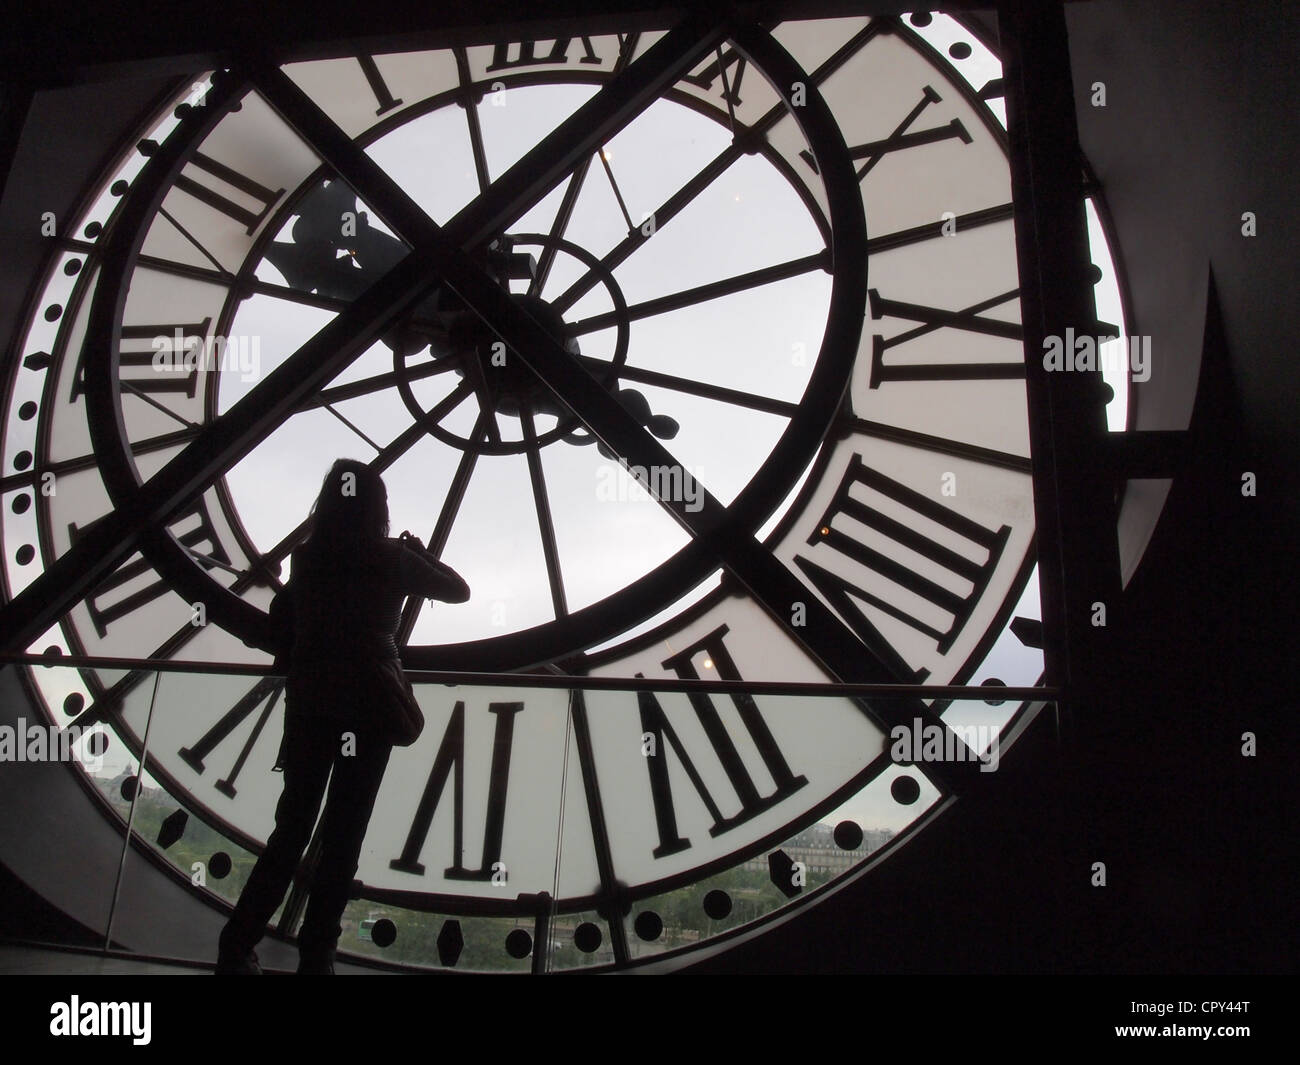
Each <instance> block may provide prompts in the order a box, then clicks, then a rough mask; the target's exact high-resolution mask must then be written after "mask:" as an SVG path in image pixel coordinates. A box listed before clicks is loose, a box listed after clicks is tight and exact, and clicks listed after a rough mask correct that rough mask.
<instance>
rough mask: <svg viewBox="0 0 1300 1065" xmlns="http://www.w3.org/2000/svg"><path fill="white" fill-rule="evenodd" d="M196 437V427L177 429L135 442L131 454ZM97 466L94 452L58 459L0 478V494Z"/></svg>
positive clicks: (170, 445) (171, 446)
mask: <svg viewBox="0 0 1300 1065" xmlns="http://www.w3.org/2000/svg"><path fill="white" fill-rule="evenodd" d="M197 435H198V426H195V427H193V428H190V429H177V430H176V431H175V432H171V433H162V434H161V435H159V436H150V437H146V438H145V439H144V440H137V441H135V442H133V443H132V444H131V454H133V455H149V454H152V453H153V452H155V451H166V450H167V449H168V448H173V447H179V446H180V445H182V444H185V443H188V442H189V441H191V440H193V439H194V437H195V436H197ZM98 465H99V456H98V455H96V454H95V453H94V452H91V454H89V455H78V456H77V457H76V458H71V459H60V460H59V461H58V462H51V463H50V464H49V465H48V466H36V467H33V468H32V469H30V470H24V471H23V472H22V473H11V474H9V475H8V476H6V477H0V492H9V491H12V490H13V489H15V488H29V487H31V486H32V485H34V484H35V483H36V482H37V481H38V480H39V479H40V478H41V477H42V476H44V475H45V474H47V473H52V474H54V475H55V476H56V477H59V476H62V475H63V474H65V473H78V472H80V471H82V470H93V469H95V468H96V467H97V466H98Z"/></svg>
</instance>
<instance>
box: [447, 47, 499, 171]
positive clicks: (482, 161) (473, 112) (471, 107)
mask: <svg viewBox="0 0 1300 1065" xmlns="http://www.w3.org/2000/svg"><path fill="white" fill-rule="evenodd" d="M455 53H456V72H457V74H459V75H460V88H461V96H460V102H461V106H462V107H464V108H465V122H466V123H467V124H468V126H469V143H470V149H471V150H472V151H473V153H474V172H475V174H477V176H478V189H479V192H483V191H484V190H485V189H486V188H487V187H488V186H489V185H490V184H492V179H491V178H490V177H489V176H488V165H487V152H486V151H484V148H483V127H482V125H481V124H480V123H479V118H478V104H477V102H476V101H475V100H474V88H473V78H472V77H471V75H470V70H469V57H468V56H467V55H466V54H465V49H464V48H457V49H455Z"/></svg>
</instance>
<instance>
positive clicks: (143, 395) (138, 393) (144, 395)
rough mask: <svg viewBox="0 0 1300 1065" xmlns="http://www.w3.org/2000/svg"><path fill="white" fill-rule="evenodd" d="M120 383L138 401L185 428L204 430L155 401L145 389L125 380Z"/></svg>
mask: <svg viewBox="0 0 1300 1065" xmlns="http://www.w3.org/2000/svg"><path fill="white" fill-rule="evenodd" d="M119 383H120V384H121V386H122V387H123V388H124V389H126V391H128V392H130V393H131V395H133V396H135V397H136V398H137V399H142V400H144V401H145V402H146V403H148V404H149V406H151V407H153V408H154V409H156V410H160V411H162V413H163V414H165V415H167V417H169V418H170V419H171V420H172V421H174V422H180V423H181V425H183V426H185V428H186V429H191V430H195V431H197V430H198V429H200V428H202V426H200V425H199V424H198V422H192V421H190V420H189V419H188V418H183V417H181V416H180V415H179V414H177V413H176V412H175V411H174V410H170V409H169V408H168V407H167V406H166V405H165V404H163V403H159V402H158V400H156V399H154V398H153V396H151V395H149V393H148V392H145V391H144V390H143V389H139V388H136V386H135V385H133V384H132V383H131V382H130V381H126V380H123V381H121V382H119Z"/></svg>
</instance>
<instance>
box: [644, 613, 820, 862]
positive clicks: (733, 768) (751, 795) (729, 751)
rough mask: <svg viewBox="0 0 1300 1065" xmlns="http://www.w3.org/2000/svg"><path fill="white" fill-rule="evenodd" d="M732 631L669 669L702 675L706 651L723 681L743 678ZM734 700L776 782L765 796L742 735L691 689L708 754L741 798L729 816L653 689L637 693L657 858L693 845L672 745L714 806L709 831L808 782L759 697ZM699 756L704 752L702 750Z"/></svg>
mask: <svg viewBox="0 0 1300 1065" xmlns="http://www.w3.org/2000/svg"><path fill="white" fill-rule="evenodd" d="M727 632H728V629H727V626H726V625H720V626H719V627H718V628H716V629H714V630H713V632H711V633H709V634H708V635H707V636H705V637H703V638H702V639H700V640H698V641H697V642H696V643H694V644H693V645H691V646H690V647H686V648H684V649H683V650H681V651H679V652H678V653H677V654H675V655H673V656H672V657H671V658H669V659H668V660H667V661H665V662H664V663H663V666H664V668H665V669H671V670H673V672H675V673H676V674H677V675H678V676H679V677H681V678H683V679H685V680H699V679H700V674H699V671H698V670H697V669H696V668H695V663H694V661H693V659H694V658H695V657H696V656H697V655H700V654H705V655H707V656H708V658H709V659H710V660H711V661H712V662H713V667H714V670H715V672H716V673H717V675H718V677H719V678H721V679H723V680H741V679H743V678H742V677H741V676H740V671H739V670H738V669H737V668H736V663H735V661H734V660H733V659H732V657H731V652H730V651H729V650H728V649H727V645H726V643H725V642H724V637H725V636H726V635H727ZM637 676H641V674H639V673H638V674H637ZM731 699H732V702H733V703H734V704H735V708H736V712H737V714H738V715H739V717H740V721H741V724H742V725H743V733H744V735H743V738H744V741H745V742H747V743H748V745H749V746H751V747H752V748H753V749H755V750H757V752H758V755H759V757H760V758H762V760H763V764H764V766H766V768H767V771H768V773H769V774H770V776H771V778H772V781H773V787H772V790H771V791H770V792H768V793H767V794H766V795H764V794H762V793H761V792H760V791H759V788H758V785H757V784H755V782H754V778H753V777H752V776H751V775H750V773H749V770H748V769H747V768H746V767H745V763H744V761H743V760H742V758H741V755H740V751H739V750H738V749H737V747H736V741H737V739H738V738H740V737H738V736H736V735H733V734H732V732H730V731H728V728H727V726H726V725H725V724H724V723H723V719H722V716H721V715H720V714H719V713H718V708H717V707H716V706H715V705H714V703H713V698H712V696H709V695H707V694H699V693H695V692H692V693H691V695H690V701H691V706H692V707H693V708H694V710H695V716H696V718H697V719H698V720H699V723H700V725H701V727H702V728H703V729H704V734H705V736H706V737H707V738H708V742H709V747H710V751H709V755H710V756H711V757H713V758H715V759H716V760H717V762H718V763H719V764H720V765H721V767H722V771H723V772H724V773H725V774H726V776H727V780H728V781H729V782H730V784H731V788H732V790H733V791H734V793H735V796H736V799H737V800H738V801H739V803H740V809H739V810H738V811H737V812H736V813H734V814H731V815H730V816H727V815H724V814H723V812H722V809H721V808H720V806H719V805H718V801H717V799H715V798H714V796H713V795H712V794H711V793H710V792H709V789H708V788H707V787H706V786H705V784H704V779H703V777H702V776H701V775H700V772H699V770H698V769H697V768H696V762H695V758H693V757H692V755H691V752H690V751H688V750H687V748H686V745H685V743H683V742H682V739H681V737H680V736H679V735H678V733H677V730H676V729H674V728H673V726H672V723H671V722H670V721H669V720H668V716H667V715H666V714H665V713H664V711H663V707H661V706H660V705H659V701H658V700H657V699H656V698H655V697H654V695H653V694H652V693H651V692H638V693H637V706H638V709H639V710H640V715H641V733H642V736H643V737H644V736H645V735H647V734H648V735H651V736H653V737H654V747H653V751H652V753H650V754H649V756H648V757H646V759H645V763H646V769H647V771H648V772H649V774H650V798H651V801H652V802H653V803H654V811H655V824H656V826H657V828H658V832H659V845H658V846H657V847H655V848H654V851H653V852H652V853H653V854H654V856H655V857H656V858H663V857H666V856H667V855H670V854H676V853H678V852H679V851H684V850H686V849H687V848H688V847H690V845H691V841H690V840H689V839H687V838H686V837H684V836H682V835H681V833H680V832H679V831H678V828H677V810H676V807H675V805H674V803H673V791H672V784H671V782H670V780H669V777H668V763H667V757H668V750H669V747H671V748H672V750H673V752H674V753H675V755H676V757H677V759H678V760H679V761H680V762H681V765H682V768H683V769H684V770H685V772H686V776H687V779H689V780H690V782H691V785H692V786H693V787H694V788H695V791H696V793H697V794H698V795H699V797H700V800H701V801H702V802H703V803H704V807H705V809H707V810H708V811H709V815H710V816H711V817H712V818H713V825H712V826H711V827H710V828H709V835H710V836H719V835H721V834H722V833H724V832H728V831H730V830H731V829H733V828H735V827H736V826H737V825H742V824H744V823H745V822H746V821H749V820H750V819H751V818H754V817H757V816H758V815H759V814H761V813H762V812H763V811H764V810H767V809H770V808H771V807H773V806H775V805H776V804H777V803H780V802H782V801H784V800H785V799H787V798H789V797H790V796H791V795H793V794H794V793H795V792H796V791H798V790H799V789H800V788H802V787H803V786H804V785H805V784H807V783H808V780H807V778H806V777H803V776H796V775H795V774H794V773H793V772H792V771H791V769H790V766H789V764H788V763H787V762H786V759H785V755H784V754H783V753H782V752H781V748H780V747H778V746H777V743H776V739H775V738H774V737H773V735H772V731H771V729H769V728H768V725H767V722H766V721H765V720H763V715H762V714H761V713H760V712H759V709H758V705H757V704H756V703H755V702H754V699H753V698H752V697H751V696H749V695H733V696H731ZM696 756H697V757H703V755H702V754H701V753H700V752H698V751H697V752H696Z"/></svg>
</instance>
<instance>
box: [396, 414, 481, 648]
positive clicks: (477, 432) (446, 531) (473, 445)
mask: <svg viewBox="0 0 1300 1065" xmlns="http://www.w3.org/2000/svg"><path fill="white" fill-rule="evenodd" d="M490 417H491V415H489V414H487V413H486V412H484V411H480V412H479V416H478V421H477V422H475V423H474V431H473V432H472V433H470V446H469V447H467V448H466V449H465V450H464V451H463V452H461V456H460V462H459V463H457V465H456V473H455V475H454V476H453V477H452V479H451V487H449V488H448V489H447V497H446V498H445V499H444V500H443V501H442V509H441V510H440V511H439V512H438V521H437V522H436V524H435V525H434V526H433V532H431V533H430V534H429V541H428V543H427V544H426V545H425V550H426V551H428V552H429V553H430V554H432V555H434V556H441V555H442V552H443V551H444V550H445V549H446V547H447V540H448V539H449V538H450V536H451V527H452V526H453V525H454V524H455V523H456V516H457V515H458V514H459V513H460V508H461V504H462V503H464V502H465V491H466V489H467V488H468V487H469V481H470V478H471V477H473V476H474V467H475V466H476V465H477V463H478V445H479V444H481V443H482V442H483V438H484V437H485V436H486V435H487V425H486V420H487V419H488V418H490ZM423 609H424V600H423V599H421V598H420V597H419V596H411V597H410V598H408V599H407V600H406V606H405V607H403V609H402V620H401V622H400V623H399V624H398V626H397V635H396V637H395V639H396V641H397V646H398V647H405V646H406V643H407V641H408V640H410V638H411V633H412V631H414V629H415V623H416V621H418V620H419V617H420V611H421V610H423Z"/></svg>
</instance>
